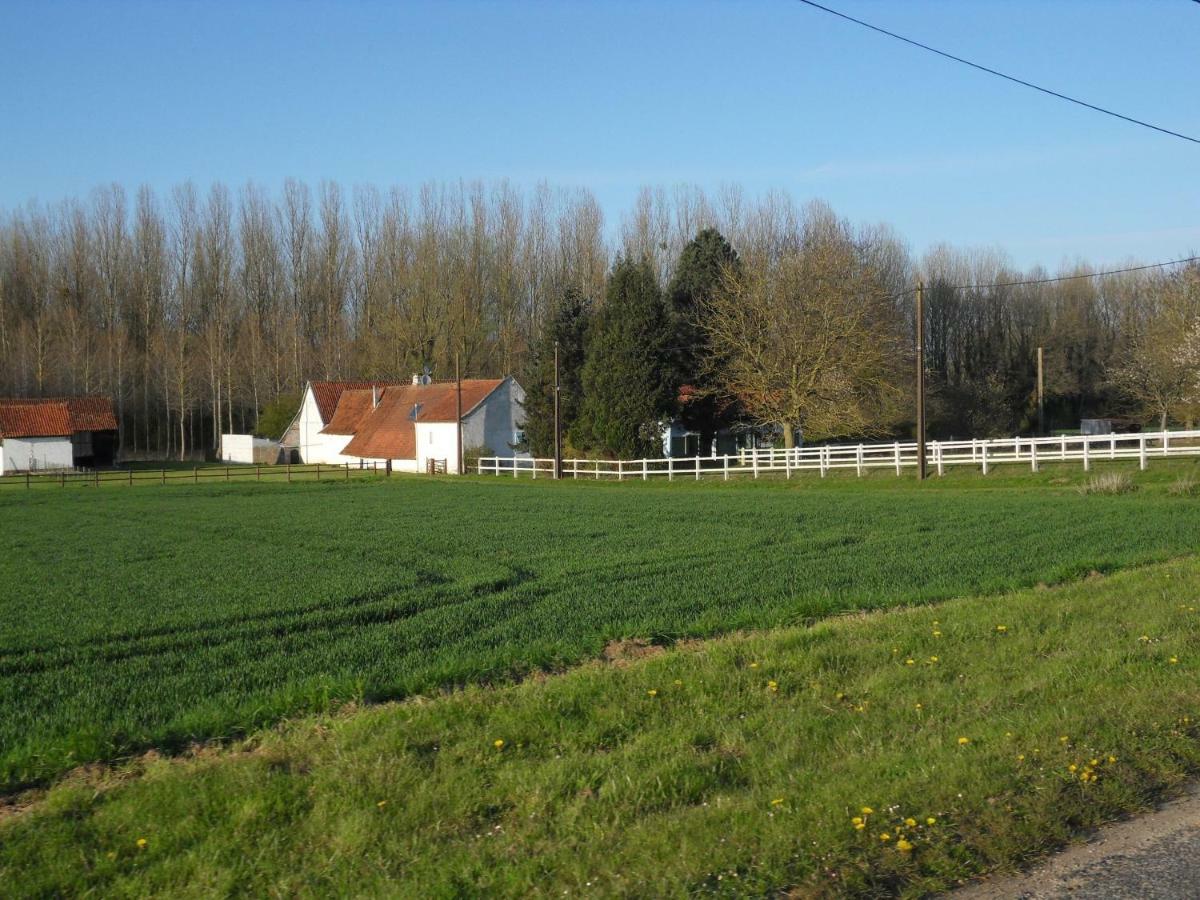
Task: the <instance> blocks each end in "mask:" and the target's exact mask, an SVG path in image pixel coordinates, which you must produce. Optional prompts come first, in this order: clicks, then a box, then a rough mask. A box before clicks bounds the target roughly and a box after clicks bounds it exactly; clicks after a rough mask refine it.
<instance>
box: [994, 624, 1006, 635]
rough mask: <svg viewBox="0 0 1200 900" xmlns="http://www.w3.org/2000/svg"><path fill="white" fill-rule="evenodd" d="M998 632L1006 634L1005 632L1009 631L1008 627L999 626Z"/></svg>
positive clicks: (997, 627)
mask: <svg viewBox="0 0 1200 900" xmlns="http://www.w3.org/2000/svg"><path fill="white" fill-rule="evenodd" d="M996 630H997V631H998V632H1000V633H1001V634H1004V632H1006V631H1008V626H1007V625H997V626H996Z"/></svg>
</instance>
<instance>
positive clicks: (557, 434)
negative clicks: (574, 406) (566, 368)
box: [534, 341, 562, 478]
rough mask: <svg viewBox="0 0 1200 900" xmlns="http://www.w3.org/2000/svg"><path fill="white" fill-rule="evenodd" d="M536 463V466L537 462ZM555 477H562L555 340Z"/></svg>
mask: <svg viewBox="0 0 1200 900" xmlns="http://www.w3.org/2000/svg"><path fill="white" fill-rule="evenodd" d="M534 465H535V467H536V463H535V464H534ZM554 477H555V478H562V426H561V424H560V423H559V419H558V341H555V342H554Z"/></svg>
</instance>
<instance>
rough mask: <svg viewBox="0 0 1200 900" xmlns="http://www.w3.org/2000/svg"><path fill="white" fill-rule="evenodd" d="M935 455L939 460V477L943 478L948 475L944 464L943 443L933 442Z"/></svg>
mask: <svg viewBox="0 0 1200 900" xmlns="http://www.w3.org/2000/svg"><path fill="white" fill-rule="evenodd" d="M933 455H934V458H935V459H936V460H937V472H938V477H939V478H940V477H941V476H943V475H945V474H946V467H945V465H944V464H943V462H942V442H941V441H934V442H933Z"/></svg>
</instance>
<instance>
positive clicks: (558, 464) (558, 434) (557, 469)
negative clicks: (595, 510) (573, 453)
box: [554, 341, 562, 478]
mask: <svg viewBox="0 0 1200 900" xmlns="http://www.w3.org/2000/svg"><path fill="white" fill-rule="evenodd" d="M554 477H555V478H562V426H561V425H560V424H559V420H558V341H555V342H554Z"/></svg>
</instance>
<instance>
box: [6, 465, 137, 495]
mask: <svg viewBox="0 0 1200 900" xmlns="http://www.w3.org/2000/svg"><path fill="white" fill-rule="evenodd" d="M129 472H130V474H133V469H130V470H129ZM25 490H29V473H28V472H26V473H25Z"/></svg>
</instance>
